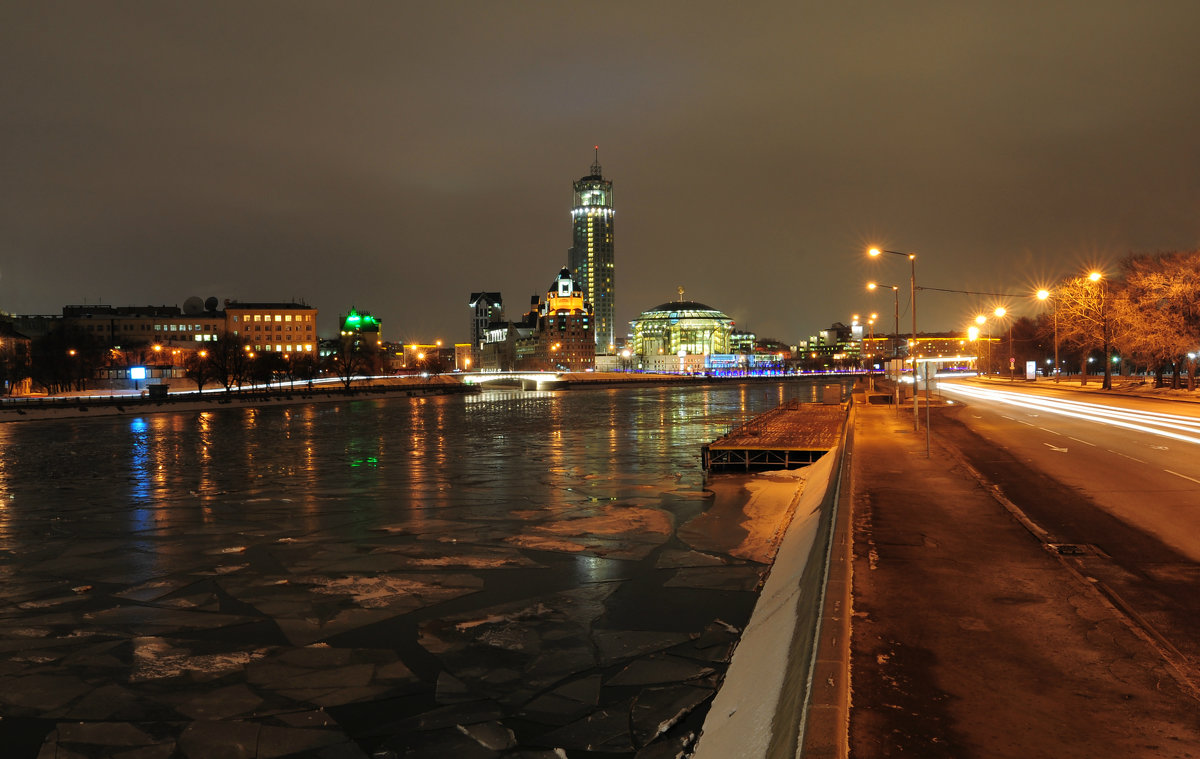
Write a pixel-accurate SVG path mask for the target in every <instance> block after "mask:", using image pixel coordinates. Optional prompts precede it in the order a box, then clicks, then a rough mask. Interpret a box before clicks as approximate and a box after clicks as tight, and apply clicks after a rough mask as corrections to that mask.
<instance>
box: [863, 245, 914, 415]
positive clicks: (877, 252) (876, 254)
mask: <svg viewBox="0 0 1200 759" xmlns="http://www.w3.org/2000/svg"><path fill="white" fill-rule="evenodd" d="M867 253H868V254H869V255H870V256H871V257H872V258H878V257H879V256H881V255H883V254H884V253H888V254H891V255H893V256H904V257H905V258H907V259H908V260H909V263H910V264H911V265H912V274H911V275H910V276H909V287H911V288H912V301H911V306H910V307H911V309H912V349H911V350H910V351H909V357H908V358H909V361H911V362H912V369H913V429H914V430H916V429H919V428H920V426H921V417H920V412H919V411H917V357H916V355H915V352H916V350H917V254H916V253H901V252H899V251H896V250H882V249H880V248H871V249H870V250H869V251H867Z"/></svg>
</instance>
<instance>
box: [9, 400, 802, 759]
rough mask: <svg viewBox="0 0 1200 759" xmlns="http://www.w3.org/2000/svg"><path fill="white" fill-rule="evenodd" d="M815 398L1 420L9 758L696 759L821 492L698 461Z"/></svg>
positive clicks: (344, 407)
mask: <svg viewBox="0 0 1200 759" xmlns="http://www.w3.org/2000/svg"><path fill="white" fill-rule="evenodd" d="M816 395H817V388H816V385H815V384H814V383H807V382H797V381H778V382H774V383H762V382H759V383H753V382H750V383H734V382H725V383H721V384H719V385H701V384H688V385H682V386H674V387H652V386H632V387H620V388H601V387H596V388H576V389H572V390H570V391H566V392H562V391H556V392H542V391H521V390H501V391H493V390H484V391H481V392H478V393H472V394H455V395H430V396H413V397H409V396H407V395H404V396H401V395H399V394H392V395H388V396H385V397H380V398H363V397H357V398H348V399H341V400H338V401H331V402H325V403H310V404H297V405H271V404H265V405H261V406H255V407H249V406H247V407H238V406H232V407H229V406H227V407H224V408H213V409H200V410H185V411H163V412H159V413H152V414H134V415H130V416H125V417H107V418H76V419H62V420H54V421H45V422H29V423H23V424H10V425H0V450H3V453H4V456H3V460H2V465H0V506H2V511H0V572H2V573H3V576H4V583H3V586H2V590H0V593H2V594H3V601H2V606H0V716H2V717H3V719H0V744H3V745H4V746H5V747H6V752H7V753H6V754H5V755H6V756H12V757H39V756H47V757H50V756H60V757H61V756H87V757H90V756H104V757H116V756H124V757H130V758H131V759H132V758H133V757H159V756H161V757H215V756H247V757H249V756H261V757H268V756H272V757H284V756H288V757H292V756H294V757H330V758H334V757H363V756H365V757H381V758H386V757H400V756H413V757H423V756H424V757H445V756H456V757H457V756H462V757H474V756H480V757H492V756H497V757H498V756H547V757H549V756H562V755H564V754H565V755H566V756H569V757H634V756H643V757H653V756H660V755H661V756H671V755H675V754H676V753H678V752H682V751H686V750H690V748H691V747H692V746H693V745H694V743H695V740H696V736H697V734H698V732H699V730H700V726H701V724H702V723H703V721H704V719H705V717H706V715H707V712H708V708H709V705H710V704H711V702H712V698H713V695H714V694H715V693H716V692H717V690H718V689H719V688H720V686H721V684H722V682H723V678H724V676H725V673H726V670H727V668H728V666H729V660H730V657H731V655H732V652H733V651H734V649H735V647H736V646H737V642H738V640H739V638H740V636H741V635H742V631H743V630H744V629H745V628H746V625H747V624H748V622H749V621H750V618H751V613H752V610H753V609H754V606H755V603H756V600H757V598H758V594H759V592H760V591H761V588H762V583H763V581H764V578H765V577H766V574H767V571H768V569H769V568H770V567H771V565H772V562H773V561H774V558H775V552H776V551H777V549H778V546H779V541H780V539H781V538H782V529H781V525H784V524H786V522H787V521H788V519H789V518H790V511H789V509H790V508H791V506H792V504H793V501H794V498H795V497H796V494H798V493H800V492H802V490H803V474H802V473H800V474H790V475H788V476H786V477H782V478H779V479H776V480H775V481H773V482H772V481H771V480H769V479H768V480H765V481H764V480H761V479H759V478H748V477H742V476H723V477H720V478H709V479H708V481H707V482H706V481H705V477H704V472H703V469H702V466H701V459H700V455H699V453H700V449H701V446H702V445H703V444H704V443H707V442H710V441H712V440H714V439H716V438H717V437H719V436H720V435H722V434H724V433H725V432H727V431H728V430H730V429H731V428H733V427H736V426H738V425H739V424H742V423H744V422H745V421H746V420H748V419H750V418H753V417H754V416H756V415H758V414H760V413H762V412H764V411H766V410H768V409H770V408H774V407H776V406H778V405H780V404H783V403H787V402H789V401H792V400H794V399H797V398H799V399H803V400H816ZM556 752H558V753H556Z"/></svg>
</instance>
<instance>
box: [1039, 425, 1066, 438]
mask: <svg viewBox="0 0 1200 759" xmlns="http://www.w3.org/2000/svg"><path fill="white" fill-rule="evenodd" d="M1038 429H1039V430H1045V431H1046V432H1049V433H1050V434H1051V435H1058V436H1059V437H1062V433H1061V432H1059V431H1058V430H1052V429H1050V428H1049V427H1038Z"/></svg>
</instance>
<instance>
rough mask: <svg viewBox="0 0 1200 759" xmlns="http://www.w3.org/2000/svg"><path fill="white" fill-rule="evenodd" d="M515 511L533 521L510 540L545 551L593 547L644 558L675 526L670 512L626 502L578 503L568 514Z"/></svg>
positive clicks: (612, 555)
mask: <svg viewBox="0 0 1200 759" xmlns="http://www.w3.org/2000/svg"><path fill="white" fill-rule="evenodd" d="M513 515H514V516H515V517H517V518H520V519H526V520H529V521H530V522H533V524H530V525H529V526H528V527H527V528H526V529H525V530H524V532H523V533H522V534H520V535H513V536H510V537H509V538H507V542H509V543H512V544H514V545H519V546H521V547H523V548H535V549H538V550H543V551H563V552H568V553H579V552H582V551H590V552H594V553H598V554H600V555H603V556H608V557H610V558H624V559H635V560H636V559H644V558H645V557H646V556H649V555H650V552H651V551H653V550H654V549H655V548H657V547H658V546H659V545H662V544H663V543H665V542H666V541H667V540H668V539H669V538H670V537H671V532H672V530H673V529H674V518H673V517H672V516H671V514H670V513H669V512H666V511H663V510H661V509H652V508H645V507H641V506H628V505H624V504H621V505H618V504H612V505H604V506H597V507H587V508H579V507H576V508H572V509H570V510H568V511H567V513H566V514H558V513H555V512H551V511H548V510H536V511H520V512H514V514H513ZM547 518H548V519H547ZM540 519H547V521H541V522H539V521H538V520H540Z"/></svg>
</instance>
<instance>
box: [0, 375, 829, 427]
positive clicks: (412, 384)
mask: <svg viewBox="0 0 1200 759" xmlns="http://www.w3.org/2000/svg"><path fill="white" fill-rule="evenodd" d="M550 376H553V377H556V378H558V379H560V380H562V381H563V382H564V383H565V386H563V387H560V388H555V389H554V390H555V391H557V390H562V391H565V390H568V389H571V388H600V387H616V386H626V385H638V386H646V385H657V386H666V385H677V384H683V385H701V384H709V383H714V382H729V381H740V382H747V381H750V382H780V381H786V380H789V379H798V380H819V379H829V380H835V379H836V380H842V379H844V378H845V376H846V375H829V376H825V375H818V376H805V375H779V376H775V375H771V376H762V377H748V376H739V377H707V376H703V377H697V376H690V375H675V374H624V373H615V372H614V373H605V374H573V373H561V374H558V375H550ZM548 379H549V377H548ZM493 383H505V384H495V385H493ZM489 386H494V387H495V388H496V389H504V390H512V391H519V390H521V385H520V379H512V380H509V379H503V380H493V381H491V382H488V383H486V384H484V383H474V382H464V381H463V378H461V377H459V376H455V375H435V376H431V377H384V378H373V379H369V380H366V381H364V382H363V384H355V385H353V386H352V387H350V388H349V389H346V388H345V387H344V386H343V385H342V384H341V383H340V382H337V383H333V382H325V383H322V384H320V385H317V386H315V387H312V388H309V387H307V383H304V386H302V387H298V388H297V387H287V388H281V387H272V388H256V389H245V390H233V391H225V390H208V391H206V392H201V391H191V392H174V393H170V394H169V395H167V396H166V397H155V398H151V397H149V396H146V395H142V394H141V393H140V392H138V391H133V390H129V391H112V394H110V395H100V394H98V393H89V392H83V393H78V394H69V395H55V396H44V397H37V398H23V399H14V398H5V399H3V400H2V401H0V424H5V423H11V422H34V421H48V420H57V419H87V418H90V417H111V416H137V415H140V414H158V413H170V412H174V411H211V410H219V409H224V408H246V407H263V406H276V405H301V404H306V403H329V402H333V401H344V400H369V399H372V398H381V397H394V396H395V395H396V394H398V393H404V394H405V395H406V396H407V397H416V396H429V395H451V394H455V393H477V392H480V391H481V390H484V389H487V388H488V387H489Z"/></svg>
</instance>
